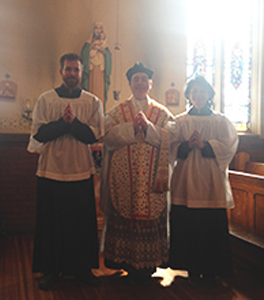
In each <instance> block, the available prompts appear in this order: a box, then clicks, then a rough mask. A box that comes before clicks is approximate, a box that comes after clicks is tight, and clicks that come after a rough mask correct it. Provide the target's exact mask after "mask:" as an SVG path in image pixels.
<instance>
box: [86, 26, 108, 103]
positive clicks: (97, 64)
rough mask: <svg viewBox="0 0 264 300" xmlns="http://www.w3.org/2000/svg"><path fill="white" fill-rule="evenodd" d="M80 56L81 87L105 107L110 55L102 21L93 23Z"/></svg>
mask: <svg viewBox="0 0 264 300" xmlns="http://www.w3.org/2000/svg"><path fill="white" fill-rule="evenodd" d="M81 57H82V60H83V77H82V87H83V88H84V89H85V90H87V91H89V92H91V93H93V94H94V95H96V96H97V97H98V98H99V99H100V100H102V101H103V104H104V107H105V103H106V101H107V92H108V90H109V85H110V74H111V68H112V55H111V53H110V51H109V48H108V46H107V38H106V35H105V33H104V27H103V23H102V22H98V21H97V22H95V23H94V24H93V26H92V30H91V34H90V36H89V38H88V40H87V41H86V42H85V44H84V45H83V48H82V52H81Z"/></svg>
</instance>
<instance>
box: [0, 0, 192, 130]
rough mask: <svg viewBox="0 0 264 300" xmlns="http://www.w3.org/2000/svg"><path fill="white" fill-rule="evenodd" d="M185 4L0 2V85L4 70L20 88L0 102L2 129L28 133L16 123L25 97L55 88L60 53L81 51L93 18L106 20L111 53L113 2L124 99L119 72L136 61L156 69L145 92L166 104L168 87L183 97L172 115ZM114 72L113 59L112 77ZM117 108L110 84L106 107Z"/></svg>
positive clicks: (145, 0)
mask: <svg viewBox="0 0 264 300" xmlns="http://www.w3.org/2000/svg"><path fill="white" fill-rule="evenodd" d="M183 3H184V0H178V1H177V0H156V1H151V0H133V1H129V0H75V1H69V0H68V1H67V0H40V1H36V0H0V7H1V10H0V45H1V47H0V80H4V79H5V74H6V73H9V74H10V75H11V80H13V81H15V82H16V83H17V84H18V93H17V97H16V99H15V100H14V101H12V100H11V101H10V100H6V99H0V132H1V133H13V132H14V133H28V132H29V130H30V122H28V121H26V120H24V119H23V118H22V119H21V112H22V106H23V103H24V101H25V100H26V99H30V100H31V101H32V104H34V103H35V101H36V99H37V98H38V96H39V95H40V94H41V93H42V92H44V91H46V90H48V89H51V88H53V87H56V86H58V85H60V83H61V78H60V75H59V63H58V60H59V58H60V56H61V55H62V54H63V53H66V52H76V53H80V51H81V48H82V46H83V44H84V42H85V40H86V39H87V38H88V36H89V32H90V28H91V26H92V23H93V22H94V21H96V20H98V21H102V22H103V23H104V28H105V32H106V35H107V38H108V45H109V48H110V51H111V52H112V54H114V44H115V42H116V34H117V28H116V26H117V15H118V13H117V7H118V5H117V4H119V18H118V24H119V27H118V35H119V43H120V44H121V46H122V50H121V54H122V66H121V67H122V70H121V73H122V74H121V75H122V93H121V99H122V101H123V100H125V99H126V98H128V97H129V95H130V90H129V87H128V83H127V80H126V78H125V72H126V70H127V69H128V68H129V67H131V66H132V65H133V64H134V63H135V61H142V62H144V63H145V64H146V65H147V66H148V67H150V68H151V69H153V70H154V72H155V73H154V88H153V90H152V91H151V95H152V96H153V97H154V98H156V99H158V100H159V101H161V102H163V103H165V95H164V94H165V91H166V90H167V89H169V88H170V84H171V83H172V82H174V83H175V85H176V86H175V88H177V89H178V90H179V91H180V92H181V104H180V107H170V108H172V110H173V112H174V113H178V112H180V111H182V110H184V105H185V103H184V98H183V96H182V94H183V93H182V90H183V85H184V81H185V52H186V51H185V50H186V45H185V22H184V20H185V18H184V15H185V12H184V6H183ZM114 67H115V62H114V61H113V71H112V73H113V72H114V71H115V70H114ZM111 80H112V81H113V75H112V76H111ZM115 104H116V102H115V101H114V100H113V82H112V84H111V85H110V90H109V93H108V102H107V105H106V110H109V109H110V108H111V107H112V106H113V105H115ZM17 121H19V122H17ZM22 121H23V122H22ZM15 123H16V125H14V124H15ZM19 124H20V125H19Z"/></svg>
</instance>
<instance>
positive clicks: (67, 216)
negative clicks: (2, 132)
mask: <svg viewBox="0 0 264 300" xmlns="http://www.w3.org/2000/svg"><path fill="white" fill-rule="evenodd" d="M82 73H83V65H82V60H81V58H80V57H79V56H78V55H77V54H75V53H68V54H65V55H63V56H62V57H61V59H60V75H61V77H62V81H63V83H62V85H61V86H60V87H58V88H56V89H52V90H50V91H47V92H45V93H43V94H42V95H41V96H40V97H39V99H38V101H37V103H36V105H35V108H34V111H33V123H32V132H31V136H30V141H29V145H28V151H29V152H34V153H38V154H39V161H38V168H37V172H36V175H37V178H38V182H37V215H36V232H35V239H34V257H33V272H41V273H43V277H42V278H41V279H40V281H39V288H40V289H43V290H47V289H49V288H50V287H52V286H53V285H54V284H55V283H56V282H58V281H59V280H60V279H61V277H62V276H63V275H65V276H74V278H75V279H76V280H78V281H80V282H83V283H86V284H88V285H98V284H99V279H98V278H97V277H95V276H94V275H93V274H92V272H91V269H92V268H98V267H99V262H98V237H97V220H96V210H95V196H94V187H93V174H95V166H94V161H93V157H92V153H91V149H90V146H89V145H90V144H93V143H95V142H96V141H97V140H98V139H99V138H100V137H101V136H102V135H103V134H104V123H103V109H102V103H101V101H100V100H99V99H98V98H97V97H96V96H94V95H93V94H91V93H88V92H86V91H84V90H82V89H81V88H80V86H79V84H80V80H81V78H82Z"/></svg>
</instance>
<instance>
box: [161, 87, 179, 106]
mask: <svg viewBox="0 0 264 300" xmlns="http://www.w3.org/2000/svg"><path fill="white" fill-rule="evenodd" d="M165 99H166V105H174V106H179V105H180V92H179V91H178V90H176V89H173V88H172V89H169V90H167V91H166V92H165Z"/></svg>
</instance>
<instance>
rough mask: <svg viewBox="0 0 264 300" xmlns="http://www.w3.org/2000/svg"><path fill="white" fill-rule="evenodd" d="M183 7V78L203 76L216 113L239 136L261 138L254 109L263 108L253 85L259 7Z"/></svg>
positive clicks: (248, 2)
mask: <svg viewBox="0 0 264 300" xmlns="http://www.w3.org/2000/svg"><path fill="white" fill-rule="evenodd" d="M186 3H187V6H186V11H187V39H188V41H187V49H188V50H187V51H188V52H187V78H191V77H195V76H196V75H197V74H201V75H204V76H205V77H206V78H207V80H208V81H209V82H210V83H211V84H212V85H213V86H214V89H215V91H216V97H215V109H216V110H219V111H221V112H223V113H224V114H225V115H226V116H227V117H228V118H229V119H230V120H231V121H232V122H233V124H234V125H235V127H236V128H237V130H238V131H241V132H254V131H255V133H261V132H260V130H259V129H260V123H261V117H260V116H259V114H258V109H257V107H259V108H260V107H263V104H261V93H259V91H260V88H261V87H260V83H259V80H258V75H259V74H260V73H261V72H262V71H261V70H262V67H261V64H262V55H263V54H262V46H260V44H261V43H260V40H259V38H260V37H261V39H262V35H261V30H260V29H261V28H262V20H261V16H262V8H263V7H262V2H261V1H260V0H243V1H241V0H222V1H211V0H200V1H196V0H187V2H186ZM261 75H262V74H261ZM252 106H254V111H252ZM253 116H254V120H255V121H256V120H258V121H257V122H258V126H256V124H254V122H253ZM262 117H263V115H262ZM254 129H255V130H254Z"/></svg>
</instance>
